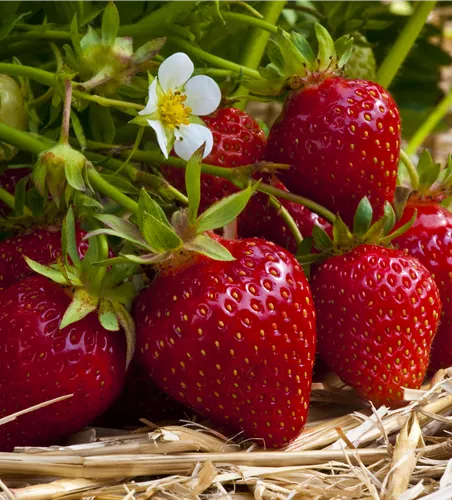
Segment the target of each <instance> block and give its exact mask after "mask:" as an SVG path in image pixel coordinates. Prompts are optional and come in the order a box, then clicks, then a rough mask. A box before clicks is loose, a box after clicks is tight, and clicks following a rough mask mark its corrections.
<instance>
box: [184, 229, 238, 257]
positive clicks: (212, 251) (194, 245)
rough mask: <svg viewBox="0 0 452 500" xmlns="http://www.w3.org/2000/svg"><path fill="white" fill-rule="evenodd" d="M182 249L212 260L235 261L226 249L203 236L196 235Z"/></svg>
mask: <svg viewBox="0 0 452 500" xmlns="http://www.w3.org/2000/svg"><path fill="white" fill-rule="evenodd" d="M184 248H186V249H187V250H192V251H194V252H196V253H200V254H202V255H205V256H206V257H209V258H211V259H213V260H220V261H225V262H228V261H232V260H235V258H234V256H233V255H232V254H231V252H230V251H229V250H228V249H227V248H226V247H224V246H223V245H222V244H221V243H219V242H218V241H215V240H214V239H212V238H210V237H209V236H207V235H205V234H198V235H197V236H196V237H195V238H194V239H193V240H191V241H189V242H188V243H186V244H185V245H184Z"/></svg>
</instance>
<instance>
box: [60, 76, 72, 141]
mask: <svg viewBox="0 0 452 500" xmlns="http://www.w3.org/2000/svg"><path fill="white" fill-rule="evenodd" d="M71 105H72V85H71V82H70V80H65V81H64V107H63V122H62V124H61V133H60V143H61V144H68V143H69V124H70V120H71Z"/></svg>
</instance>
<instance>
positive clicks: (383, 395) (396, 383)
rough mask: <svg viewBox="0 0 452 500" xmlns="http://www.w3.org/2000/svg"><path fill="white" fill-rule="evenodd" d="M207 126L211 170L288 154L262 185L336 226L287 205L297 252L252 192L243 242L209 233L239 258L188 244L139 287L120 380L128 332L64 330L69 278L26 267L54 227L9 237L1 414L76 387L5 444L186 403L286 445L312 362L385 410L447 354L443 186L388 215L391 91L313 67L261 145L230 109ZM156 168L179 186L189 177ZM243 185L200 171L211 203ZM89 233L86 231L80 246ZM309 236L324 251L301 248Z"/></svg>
mask: <svg viewBox="0 0 452 500" xmlns="http://www.w3.org/2000/svg"><path fill="white" fill-rule="evenodd" d="M204 121H205V123H206V125H207V126H208V127H209V128H210V129H211V131H212V133H213V137H214V146H213V150H212V152H211V154H210V155H209V156H208V157H207V158H206V159H205V160H204V161H205V163H208V164H214V165H219V166H223V167H230V168H233V167H237V166H241V165H249V164H253V163H256V162H260V161H270V162H275V163H281V164H290V165H291V168H290V169H289V170H284V171H282V172H281V176H280V178H277V177H276V176H275V175H270V174H262V176H263V177H262V178H263V180H264V181H266V182H267V183H269V184H271V185H272V186H273V187H275V188H278V189H279V190H280V193H284V192H286V193H287V192H291V193H296V194H298V195H301V196H303V197H307V198H309V199H310V200H312V201H314V202H316V203H318V204H321V205H323V206H324V207H325V208H327V209H328V210H329V211H331V212H332V213H334V214H337V217H336V219H335V221H334V223H333V224H330V222H327V221H326V220H324V219H323V218H322V217H320V216H318V215H316V214H315V213H313V212H312V211H311V210H309V209H308V208H306V207H304V206H303V205H301V204H298V203H295V202H294V201H287V200H284V199H282V198H281V199H280V200H279V203H280V207H282V208H283V209H285V210H286V211H287V212H288V214H290V216H291V217H292V219H293V221H294V223H295V225H296V226H297V228H298V230H299V232H300V233H301V235H302V236H303V238H304V241H303V243H302V244H301V245H299V248H298V249H297V244H296V241H295V239H294V237H293V235H292V233H291V232H290V231H289V229H288V226H287V225H286V223H285V222H284V221H283V219H282V218H281V217H280V213H279V211H278V209H275V207H274V204H273V205H272V204H271V203H270V202H269V198H268V196H267V195H265V194H263V193H255V194H254V195H253V197H252V198H251V200H250V202H249V203H248V205H247V206H246V208H245V210H244V211H243V212H242V213H241V215H240V216H239V217H238V236H239V238H238V239H234V240H226V239H223V238H221V237H220V236H216V235H213V234H211V235H210V236H211V238H212V241H214V242H221V245H222V246H223V247H224V248H226V249H227V250H228V251H229V252H230V254H231V255H232V257H233V259H223V260H214V259H211V258H209V257H207V256H205V255H203V254H202V252H201V253H196V254H194V253H190V252H188V253H187V251H183V252H181V253H180V254H178V255H175V256H173V259H172V260H171V261H170V262H171V263H170V265H166V264H165V262H163V263H160V264H159V266H158V273H157V276H156V277H155V278H154V279H153V281H152V282H151V284H150V285H149V286H147V288H144V289H143V290H142V291H141V292H139V294H138V296H137V297H136V298H135V300H134V304H133V308H132V316H133V319H134V322H135V325H136V335H137V348H136V353H135V357H134V359H133V360H132V364H131V367H130V368H129V370H128V372H127V371H126V367H125V362H124V360H125V351H126V343H125V340H124V338H123V335H122V334H121V332H119V331H118V332H107V331H106V330H105V329H104V327H103V325H101V324H100V323H99V320H98V317H97V316H96V315H95V314H89V315H87V316H85V317H84V318H83V319H81V320H80V321H78V322H76V323H73V324H71V325H69V326H67V327H65V328H62V329H61V328H60V325H61V321H62V319H63V317H64V314H65V312H66V309H67V308H68V305H69V303H70V300H71V299H70V297H69V296H68V291H67V288H63V287H62V286H61V285H62V284H64V282H58V283H55V282H51V281H50V280H48V279H47V278H46V277H44V276H41V275H39V274H30V272H31V271H30V269H29V267H28V265H27V263H26V262H25V260H24V259H23V255H26V256H27V257H30V258H31V259H33V260H34V261H36V262H38V263H40V264H44V265H45V264H49V263H51V262H54V261H55V260H56V259H57V258H58V256H59V255H61V231H60V230H58V229H55V230H52V229H51V228H35V229H34V230H31V231H29V232H28V233H26V234H22V235H20V236H15V237H11V238H8V239H7V240H5V241H3V242H2V243H0V278H1V286H2V287H3V289H2V290H1V291H0V319H1V321H0V337H1V339H2V340H1V342H0V366H1V367H2V373H1V377H2V380H3V382H4V383H2V391H1V392H0V401H1V404H0V417H4V416H7V415H10V414H13V413H15V412H17V411H21V410H23V409H24V408H27V407H30V406H32V405H33V404H38V403H41V402H43V401H47V400H51V399H53V398H56V397H59V396H62V395H65V394H72V395H73V396H72V397H71V398H70V399H68V400H66V401H64V402H60V403H56V404H54V405H50V406H48V407H46V408H42V409H40V410H38V411H37V412H35V413H33V414H27V415H23V416H21V417H19V418H18V419H16V420H15V421H13V422H10V423H8V424H6V425H4V426H2V427H1V428H0V448H1V449H11V448H12V447H14V446H18V445H43V444H48V443H49V442H50V441H52V440H53V441H54V440H55V439H59V438H60V437H63V436H65V435H68V434H70V433H71V432H74V431H76V430H78V429H80V428H82V427H83V426H84V425H87V424H88V423H90V422H92V421H93V420H94V419H96V418H97V417H99V415H101V414H102V413H103V412H105V411H106V410H107V409H108V408H111V409H110V412H109V413H107V414H106V415H105V417H104V422H105V421H108V422H110V423H114V424H115V425H119V424H124V423H132V422H131V421H136V419H137V418H139V417H147V418H150V419H160V418H166V417H168V418H171V417H173V416H174V415H175V414H181V413H182V412H183V411H185V410H184V408H185V407H188V408H190V409H192V410H193V411H196V412H198V413H199V414H201V415H203V416H206V417H209V418H210V419H212V420H213V421H216V422H219V423H222V424H224V425H226V426H229V427H230V428H231V429H235V430H241V431H244V433H245V435H246V436H248V437H254V438H260V439H262V440H264V442H265V445H266V446H271V447H280V446H283V445H285V444H287V443H288V442H290V441H291V440H292V439H293V438H295V437H296V436H297V435H298V434H299V433H300V432H301V430H302V429H303V426H304V424H305V422H306V418H307V411H308V406H309V398H310V389H311V384H312V372H313V367H314V363H315V360H316V356H319V357H320V358H321V359H322V360H323V361H324V362H325V363H326V364H327V366H328V368H329V369H330V370H332V371H335V372H336V373H337V374H338V375H339V376H340V377H341V378H342V380H343V381H344V382H345V383H347V384H349V385H350V386H352V387H353V388H354V389H355V390H356V391H357V393H358V394H359V395H360V396H361V397H363V398H365V399H368V400H371V401H372V402H373V403H374V404H386V405H398V404H401V403H402V401H403V389H404V388H419V387H420V385H421V384H422V382H423V380H424V377H425V375H426V373H427V370H428V367H429V363H430V367H431V369H437V368H440V367H445V366H448V365H450V364H451V363H452V348H451V345H452V343H451V342H450V340H449V337H448V336H449V335H450V332H449V328H450V317H451V314H452V311H451V310H450V306H449V304H450V297H449V295H450V294H449V290H450V289H451V283H452V279H451V278H452V243H451V235H452V216H451V214H450V213H449V212H448V210H447V209H446V208H444V207H442V206H441V201H442V199H443V198H444V194H443V193H442V192H441V190H438V188H437V187H438V185H437V184H435V189H427V190H424V191H422V190H417V191H413V192H412V193H411V195H410V196H409V198H408V201H407V203H406V206H405V209H404V211H403V213H402V214H401V216H400V217H399V220H396V218H395V215H394V211H393V210H392V208H391V205H390V204H391V203H392V202H393V200H394V195H395V192H396V181H397V169H398V161H399V151H400V118H399V113H398V109H397V106H396V104H395V103H394V101H393V100H392V98H391V97H390V95H389V94H388V93H387V92H386V91H385V90H384V89H383V88H382V87H380V86H379V85H377V84H374V83H372V82H368V81H364V80H346V79H344V78H342V77H337V76H330V77H322V75H319V76H318V79H317V80H313V81H311V82H310V83H309V84H308V85H304V86H303V88H302V89H301V90H298V91H294V92H292V93H291V94H290V96H289V98H288V99H287V101H286V102H285V105H284V110H283V112H282V114H281V116H280V118H279V120H278V121H277V123H276V124H275V125H274V127H273V128H272V130H271V131H270V135H269V138H268V143H267V139H266V137H265V135H264V132H263V131H262V130H261V128H260V127H259V125H258V124H257V122H256V121H255V120H254V119H253V118H251V117H250V116H248V115H247V114H246V113H245V112H243V111H240V110H238V109H234V108H222V109H220V110H218V111H217V112H216V113H215V114H213V115H211V116H208V117H205V120H204ZM424 163H425V165H424V166H423V169H424V171H427V170H428V168H429V167H430V166H431V165H430V164H428V163H429V162H428V161H426V160H425V157H424ZM162 171H163V174H164V175H165V176H166V178H167V179H168V180H169V181H170V182H171V183H172V184H173V185H174V186H175V187H177V188H178V189H180V190H184V186H185V184H184V175H183V173H181V171H180V170H177V169H173V168H171V167H162ZM13 172H14V171H13ZM13 175H16V176H18V177H20V175H17V172H16V173H15V174H13ZM424 177H428V176H424ZM16 181H17V179H16V178H15V177H13V176H12V174H11V173H10V172H7V173H5V174H3V177H2V179H1V183H2V185H3V186H7V185H8V189H13V185H14V184H15V182H16ZM421 181H422V175H421ZM432 184H433V181H432V182H430V184H429V187H430V186H432ZM236 191H237V188H236V187H235V186H234V185H233V184H231V183H230V182H228V181H226V180H224V179H220V178H217V177H213V176H211V175H204V174H203V175H202V177H201V193H202V197H201V203H200V208H201V211H204V210H206V209H207V208H208V207H210V206H211V205H212V204H213V203H215V202H218V201H220V200H222V199H224V197H225V196H227V195H231V194H233V193H235V192H236ZM150 210H151V209H150ZM152 210H154V209H152ZM162 213H163V212H162ZM155 214H156V215H155V217H161V220H162V221H163V222H162V223H165V224H166V222H165V220H164V215H161V214H160V212H158V211H155ZM83 236H84V233H83V231H82V230H81V229H77V241H78V252H79V255H80V256H82V255H84V254H85V253H86V251H87V244H86V242H84V241H83ZM311 240H313V242H314V246H315V248H314V249H313V250H312V251H311V252H310V251H307V252H303V251H302V250H303V249H305V250H306V248H307V245H306V244H304V243H305V242H310V241H311ZM391 242H392V245H391ZM397 247H398V248H397ZM295 253H296V255H297V258H296V257H295V255H294V254H295ZM71 257H72V260H73V261H75V260H76V256H75V255H72V256H71ZM304 264H311V267H310V273H309V274H310V277H309V281H308V279H307V277H306V274H305V272H304V270H303V267H302V265H304ZM57 281H58V280H57ZM440 319H441V326H440V328H439V330H438V325H439V323H440ZM437 330H438V333H437ZM432 346H433V355H432V356H431V348H432ZM126 378H127V382H125V381H126ZM125 383H126V389H125V390H124V392H123V395H122V396H120V399H119V400H117V402H116V404H115V405H113V407H112V404H113V402H114V401H115V399H116V398H117V397H118V395H119V394H120V392H121V390H122V389H123V386H124V384H125ZM160 391H163V392H160ZM166 395H169V396H170V398H171V399H168V396H166ZM173 400H174V401H173ZM179 404H181V405H182V406H179ZM164 409H168V412H167V413H165V412H164V411H162V410H164ZM125 410H126V411H125ZM118 419H119V420H121V422H119V420H118ZM126 421H127V422H126Z"/></svg>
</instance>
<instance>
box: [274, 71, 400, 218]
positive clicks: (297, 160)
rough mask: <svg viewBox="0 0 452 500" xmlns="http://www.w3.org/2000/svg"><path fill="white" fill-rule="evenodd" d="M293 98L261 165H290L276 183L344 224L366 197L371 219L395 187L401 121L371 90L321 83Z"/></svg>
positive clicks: (382, 95) (363, 85)
mask: <svg viewBox="0 0 452 500" xmlns="http://www.w3.org/2000/svg"><path fill="white" fill-rule="evenodd" d="M318 78H319V79H318V80H316V81H314V82H312V83H308V84H307V85H305V86H304V87H303V89H302V90H300V91H297V92H293V93H292V94H291V95H290V96H289V98H288V99H287V100H286V102H285V105H284V109H283V111H282V113H281V115H280V117H279V119H278V121H277V123H276V124H275V125H274V126H273V128H272V130H271V132H270V136H269V138H268V148H267V154H266V159H267V160H270V161H274V162H278V163H289V164H291V165H292V168H291V169H289V170H287V171H284V172H282V173H281V179H282V180H283V182H284V183H285V184H286V186H287V187H288V188H289V189H290V190H291V191H293V192H295V193H298V194H300V195H303V196H306V197H308V198H311V199H312V200H314V201H316V202H317V203H320V204H322V205H324V206H326V207H328V208H329V209H330V210H332V211H333V212H335V213H339V214H340V215H341V217H342V219H343V220H344V221H345V222H346V223H347V224H348V223H350V222H351V221H352V219H353V215H354V213H355V211H356V208H357V206H358V203H359V201H360V200H361V198H362V197H363V196H367V197H368V198H369V200H370V202H371V204H372V206H373V208H374V213H375V216H376V217H379V216H381V215H383V207H384V203H385V201H392V199H393V197H394V192H395V187H396V175H397V165H398V157H399V148H400V116H399V112H398V109H397V106H396V104H395V102H394V101H393V99H392V98H391V96H390V95H389V94H388V92H387V91H386V90H385V89H383V88H382V87H381V86H380V85H377V84H376V83H372V82H368V81H365V80H346V79H344V78H341V77H328V78H326V79H324V80H322V78H321V75H319V77H318Z"/></svg>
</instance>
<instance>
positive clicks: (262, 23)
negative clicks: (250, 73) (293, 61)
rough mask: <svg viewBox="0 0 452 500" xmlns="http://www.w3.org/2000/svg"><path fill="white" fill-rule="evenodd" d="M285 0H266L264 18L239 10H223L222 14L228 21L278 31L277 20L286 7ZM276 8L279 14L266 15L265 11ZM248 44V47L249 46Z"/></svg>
mask: <svg viewBox="0 0 452 500" xmlns="http://www.w3.org/2000/svg"><path fill="white" fill-rule="evenodd" d="M285 3H286V2H285V1H278V0H274V1H272V2H265V5H264V12H263V19H258V18H257V17H253V16H250V15H247V14H239V13H238V12H222V14H221V15H222V16H223V18H224V19H225V20H226V21H228V20H229V21H237V22H238V23H242V24H247V25H248V26H252V27H253V28H259V29H261V30H265V31H268V32H269V33H275V34H276V33H278V28H277V27H276V26H275V23H276V21H277V20H278V17H279V14H280V12H281V11H282V10H283V9H284V6H285ZM269 4H280V8H279V9H278V8H277V7H276V6H273V7H272V6H269ZM272 9H274V10H275V11H276V10H279V12H278V15H277V16H276V19H275V16H273V17H270V16H269V17H267V16H266V15H265V11H267V12H268V11H269V10H272ZM248 47H249V46H248V44H247V48H248Z"/></svg>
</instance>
